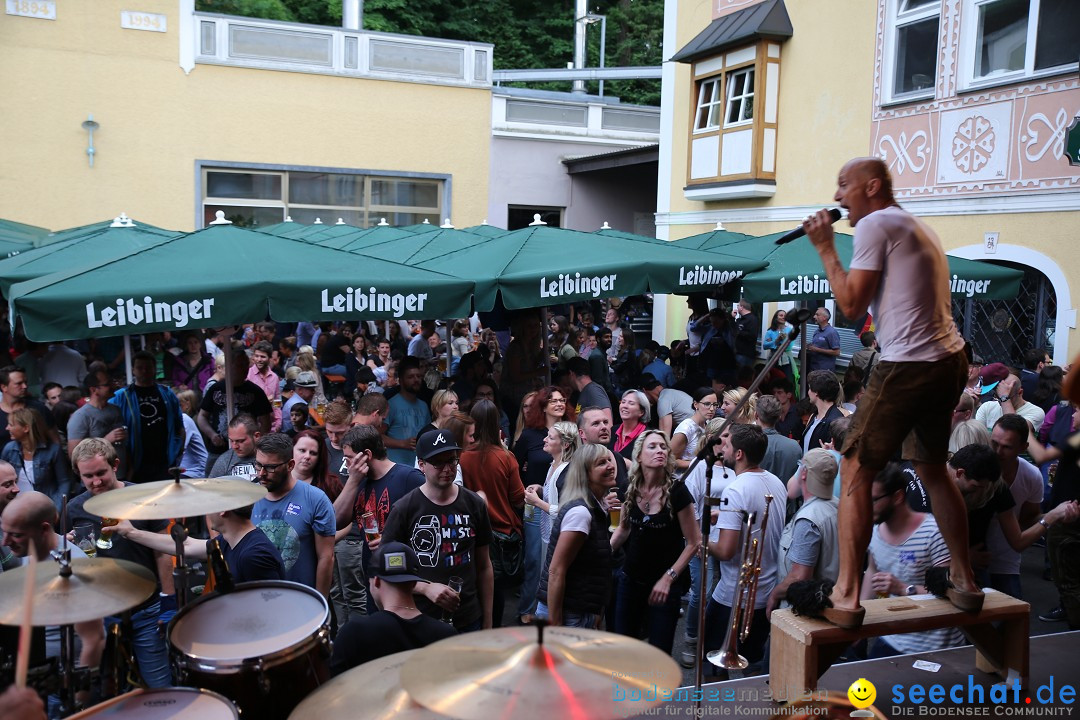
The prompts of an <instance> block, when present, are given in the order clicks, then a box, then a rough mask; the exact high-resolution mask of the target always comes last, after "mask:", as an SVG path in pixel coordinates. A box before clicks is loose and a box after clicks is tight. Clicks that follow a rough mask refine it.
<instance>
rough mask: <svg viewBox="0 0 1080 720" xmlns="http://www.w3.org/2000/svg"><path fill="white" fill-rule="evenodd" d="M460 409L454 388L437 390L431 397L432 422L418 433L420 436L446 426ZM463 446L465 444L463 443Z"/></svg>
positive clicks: (417, 435)
mask: <svg viewBox="0 0 1080 720" xmlns="http://www.w3.org/2000/svg"><path fill="white" fill-rule="evenodd" d="M457 411H458V396H457V393H456V392H454V391H453V390H436V391H435V394H434V395H433V396H432V397H431V422H429V423H428V424H427V425H425V426H424V427H422V428H420V431H419V432H417V433H416V437H420V436H421V435H423V434H424V433H426V432H430V431H431V430H442V429H443V428H445V427H446V421H447V420H449V419H450V418H451V416H453V414H454V413H456V412H457ZM461 447H462V448H464V447H465V446H464V445H462V446H461Z"/></svg>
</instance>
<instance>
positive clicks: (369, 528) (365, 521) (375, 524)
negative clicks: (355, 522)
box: [360, 512, 382, 542]
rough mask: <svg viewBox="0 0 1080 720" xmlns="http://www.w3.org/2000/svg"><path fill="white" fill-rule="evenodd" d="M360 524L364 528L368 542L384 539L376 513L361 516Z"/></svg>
mask: <svg viewBox="0 0 1080 720" xmlns="http://www.w3.org/2000/svg"><path fill="white" fill-rule="evenodd" d="M360 523H361V524H362V525H363V526H364V535H365V536H366V537H367V539H368V542H371V541H372V540H378V539H379V538H381V537H382V533H380V532H379V521H378V520H376V519H375V514H374V513H370V512H366V513H364V514H363V515H361V516H360Z"/></svg>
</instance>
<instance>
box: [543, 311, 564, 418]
mask: <svg viewBox="0 0 1080 720" xmlns="http://www.w3.org/2000/svg"><path fill="white" fill-rule="evenodd" d="M539 310H540V337H542V338H544V367H545V368H547V373H546V375H545V377H544V385H545V386H550V385H551V347H550V345H549V343H548V329H547V308H545V307H542V308H539ZM569 401H570V399H569V398H567V402H569Z"/></svg>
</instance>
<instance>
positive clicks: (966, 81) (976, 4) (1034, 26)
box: [958, 0, 1080, 91]
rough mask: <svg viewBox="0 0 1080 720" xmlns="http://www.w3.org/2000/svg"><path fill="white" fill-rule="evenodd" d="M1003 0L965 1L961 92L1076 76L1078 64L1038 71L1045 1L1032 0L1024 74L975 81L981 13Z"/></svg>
mask: <svg viewBox="0 0 1080 720" xmlns="http://www.w3.org/2000/svg"><path fill="white" fill-rule="evenodd" d="M1001 1H1002V0H964V6H963V10H962V15H961V17H962V18H963V20H962V24H963V26H962V27H961V33H960V53H959V57H960V59H959V62H958V65H959V68H958V70H959V78H960V90H961V91H964V90H978V89H981V88H985V87H993V86H995V85H1008V84H1011V83H1016V82H1022V81H1025V80H1034V79H1037V78H1042V77H1048V76H1051V75H1061V74H1063V73H1068V72H1073V71H1075V70H1077V68H1078V67H1080V64H1078V63H1076V62H1072V63H1066V64H1064V65H1058V66H1057V67H1052V68H1046V69H1044V70H1035V50H1036V40H1037V35H1038V26H1039V23H1038V20H1039V9H1040V6H1041V4H1042V0H1029V5H1028V24H1027V45H1026V47H1025V50H1024V67H1023V69H1022V70H1016V71H1013V72H1008V73H1002V74H1000V75H994V76H993V77H987V78H976V77H975V54H976V53H977V52H978V45H977V43H978V37H979V10H980V8H982V7H984V6H986V5H993V4H994V3H997V2H1001Z"/></svg>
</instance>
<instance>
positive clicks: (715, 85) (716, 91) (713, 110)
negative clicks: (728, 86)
mask: <svg viewBox="0 0 1080 720" xmlns="http://www.w3.org/2000/svg"><path fill="white" fill-rule="evenodd" d="M723 81H724V76H723V75H714V76H712V77H708V78H704V79H702V80H699V81H698V101H697V106H696V107H695V108H694V132H695V133H704V132H714V131H716V130H719V129H720V123H719V122H711V121H710V120H711V119H715V118H718V117H720V116H722V115H723V112H724V91H723ZM707 88H709V89H711V90H712V94H711V99H710V100H709V101H708V102H706V101H705V90H706V89H707ZM702 111H705V112H706V116H705V117H706V121H705V126H704V127H698V122H699V121H700V119H701V113H702Z"/></svg>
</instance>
